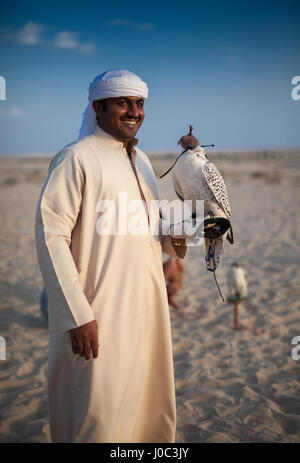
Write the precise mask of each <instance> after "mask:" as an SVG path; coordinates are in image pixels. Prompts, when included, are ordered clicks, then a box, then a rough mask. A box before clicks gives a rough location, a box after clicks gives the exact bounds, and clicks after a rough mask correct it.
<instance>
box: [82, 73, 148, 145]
mask: <svg viewBox="0 0 300 463" xmlns="http://www.w3.org/2000/svg"><path fill="white" fill-rule="evenodd" d="M120 96H137V97H140V98H145V99H146V98H147V97H148V87H147V84H146V83H145V82H143V81H142V79H140V77H139V76H137V75H136V74H133V73H132V72H130V71H126V70H123V69H115V70H111V71H106V72H104V73H103V74H100V75H99V76H97V77H95V79H94V80H93V82H91V84H90V86H89V104H88V105H87V107H86V109H85V111H84V114H83V121H82V124H81V127H80V131H79V139H80V138H83V137H86V136H87V135H90V134H91V133H93V132H94V130H95V128H96V124H97V121H96V113H95V110H94V108H93V106H92V103H93V101H94V100H103V99H104V98H117V97H120Z"/></svg>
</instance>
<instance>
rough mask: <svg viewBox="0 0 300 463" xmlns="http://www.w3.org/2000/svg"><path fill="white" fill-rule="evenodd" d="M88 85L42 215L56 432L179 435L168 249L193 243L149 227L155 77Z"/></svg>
mask: <svg viewBox="0 0 300 463" xmlns="http://www.w3.org/2000/svg"><path fill="white" fill-rule="evenodd" d="M89 90H90V91H89V100H90V101H89V105H88V107H87V109H86V112H85V114H84V120H83V124H82V127H81V131H80V138H79V140H78V141H76V142H74V143H72V144H70V145H68V146H67V147H65V148H64V149H63V150H62V151H61V152H59V153H58V154H57V155H56V156H55V157H54V158H53V160H52V162H51V164H50V168H49V173H48V178H47V180H46V182H45V184H44V186H43V188H42V192H41V195H40V198H39V201H38V206H37V213H36V246H37V255H38V261H39V265H40V268H41V272H42V275H43V279H44V282H45V286H46V289H47V292H48V296H49V335H50V342H49V364H48V405H49V422H50V431H51V439H52V441H53V442H110V443H119V442H130V443H131V442H174V439H175V428H176V405H175V387H174V371H173V358H172V342H171V331H170V319H169V308H168V299H167V293H166V285H165V279H164V274H163V266H162V249H163V250H164V251H165V252H168V253H169V254H170V255H175V256H176V255H179V257H183V256H184V254H185V251H186V247H185V242H184V240H176V239H174V238H172V239H171V238H170V237H168V236H161V235H160V234H158V235H156V234H152V233H151V230H150V221H151V220H150V219H153V217H152V216H151V215H155V214H156V212H155V210H152V209H151V206H150V202H151V200H153V199H158V189H157V184H156V178H155V175H154V173H153V170H152V167H151V164H150V161H149V160H148V158H147V156H146V155H145V154H144V153H143V152H142V151H141V150H140V149H138V148H136V147H135V145H136V143H137V140H136V139H135V138H134V136H135V134H136V132H137V130H138V129H139V127H140V126H141V124H142V122H143V119H144V109H143V102H144V99H145V98H147V93H148V89H147V86H146V84H145V83H144V82H142V80H141V79H140V78H139V77H138V76H136V75H134V74H132V73H130V72H129V71H123V70H121V71H118V70H117V71H108V72H107V73H104V74H102V75H101V76H98V77H97V78H96V79H95V80H94V82H93V83H92V84H91V86H90V89H89ZM120 192H122V194H125V193H126V198H127V202H128V204H136V202H134V201H136V200H139V201H141V200H143V201H144V205H145V207H144V209H143V212H142V213H143V214H144V218H145V221H144V222H145V223H146V226H148V231H149V233H147V234H146V233H144V234H131V233H128V230H127V232H126V231H125V232H124V229H122V227H124V223H121V218H120V217H121V208H122V202H120V195H119V194H120ZM105 200H108V202H109V201H111V202H112V203H113V204H114V207H115V209H114V211H115V215H114V217H113V218H114V219H115V223H114V221H112V224H113V225H114V227H112V228H111V231H112V232H116V229H118V226H120V225H121V229H122V230H121V232H120V229H118V230H117V232H116V233H114V234H109V233H103V229H101V225H103V223H104V221H103V220H102V219H103V213H104V212H105V209H104V208H103V205H106V204H109V203H108V202H106V203H105V202H103V201H105ZM132 201H133V203H132ZM154 219H156V220H159V217H154ZM101 220H102V222H101ZM104 228H105V227H104ZM175 250H176V252H175Z"/></svg>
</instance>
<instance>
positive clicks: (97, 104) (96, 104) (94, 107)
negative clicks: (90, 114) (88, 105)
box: [92, 100, 101, 115]
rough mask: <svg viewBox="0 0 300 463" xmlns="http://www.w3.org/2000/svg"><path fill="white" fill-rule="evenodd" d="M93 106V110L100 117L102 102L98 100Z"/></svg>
mask: <svg viewBox="0 0 300 463" xmlns="http://www.w3.org/2000/svg"><path fill="white" fill-rule="evenodd" d="M92 106H93V109H94V111H95V113H96V114H97V115H98V113H99V109H100V106H101V105H100V101H98V100H94V101H93V103H92Z"/></svg>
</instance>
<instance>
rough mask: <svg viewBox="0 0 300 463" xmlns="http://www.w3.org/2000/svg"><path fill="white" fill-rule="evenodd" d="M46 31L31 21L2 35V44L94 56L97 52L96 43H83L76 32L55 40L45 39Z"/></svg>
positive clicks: (54, 38)
mask: <svg viewBox="0 0 300 463" xmlns="http://www.w3.org/2000/svg"><path fill="white" fill-rule="evenodd" d="M44 31H45V26H43V25H42V24H39V23H36V22H33V21H29V22H27V23H26V24H25V26H24V27H22V28H20V29H15V30H12V29H10V30H7V31H6V32H4V33H2V34H1V35H0V42H13V43H18V44H20V45H26V46H33V45H39V44H42V45H46V46H54V47H55V48H60V49H64V50H70V51H75V52H80V53H86V54H92V53H95V51H96V47H95V44H94V42H92V41H90V42H81V41H80V40H79V39H78V34H76V33H75V32H70V31H61V32H58V33H57V34H56V35H55V36H54V37H53V38H48V39H45V38H44V37H43V33H44Z"/></svg>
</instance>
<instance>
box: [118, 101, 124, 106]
mask: <svg viewBox="0 0 300 463" xmlns="http://www.w3.org/2000/svg"><path fill="white" fill-rule="evenodd" d="M125 104H126V101H125V100H120V101H118V105H120V106H124V105H125Z"/></svg>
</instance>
